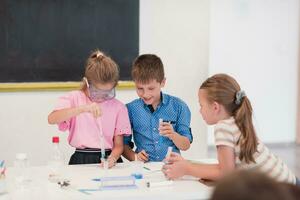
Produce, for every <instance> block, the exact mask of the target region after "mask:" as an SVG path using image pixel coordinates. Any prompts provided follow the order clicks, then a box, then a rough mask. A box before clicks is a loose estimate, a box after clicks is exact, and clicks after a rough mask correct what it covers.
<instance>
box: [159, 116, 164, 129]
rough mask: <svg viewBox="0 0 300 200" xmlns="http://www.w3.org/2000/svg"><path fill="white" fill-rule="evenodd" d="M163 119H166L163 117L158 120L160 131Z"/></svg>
mask: <svg viewBox="0 0 300 200" xmlns="http://www.w3.org/2000/svg"><path fill="white" fill-rule="evenodd" d="M163 121H164V120H163V119H161V118H160V119H159V120H158V130H159V133H160V128H161V126H162V123H163Z"/></svg>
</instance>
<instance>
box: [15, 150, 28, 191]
mask: <svg viewBox="0 0 300 200" xmlns="http://www.w3.org/2000/svg"><path fill="white" fill-rule="evenodd" d="M14 167H15V170H16V171H15V182H16V185H17V186H21V187H22V186H24V185H26V183H27V182H28V181H29V174H28V170H29V161H28V159H27V155H26V154H25V153H17V154H16V160H15V161H14Z"/></svg>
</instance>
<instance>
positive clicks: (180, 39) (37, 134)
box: [0, 0, 209, 165]
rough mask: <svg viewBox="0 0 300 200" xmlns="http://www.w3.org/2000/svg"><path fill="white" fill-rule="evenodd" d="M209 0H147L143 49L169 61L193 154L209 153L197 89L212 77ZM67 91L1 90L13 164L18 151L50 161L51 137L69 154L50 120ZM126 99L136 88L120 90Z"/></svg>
mask: <svg viewBox="0 0 300 200" xmlns="http://www.w3.org/2000/svg"><path fill="white" fill-rule="evenodd" d="M208 12H209V3H208V0H201V1H198V0H189V1H183V0H181V1H180V0H164V1H162V0H141V1H140V53H156V54H158V55H159V56H160V57H161V58H162V60H163V62H164V65H165V71H166V78H167V84H166V87H165V91H166V92H168V93H170V94H172V95H176V96H180V97H181V98H182V99H184V100H185V101H186V102H187V103H188V105H189V106H190V109H191V111H192V117H193V119H192V129H193V133H194V143H193V144H192V147H191V149H190V150H189V151H188V152H186V153H184V155H185V156H187V157H189V158H200V157H204V156H205V154H206V128H205V126H204V124H203V122H202V120H201V118H200V116H199V114H198V105H197V96H196V95H197V88H198V87H199V84H200V82H202V81H203V80H204V79H205V78H206V77H207V65H208V35H209V34H208V30H209V27H208V21H209V19H208V17H209V13H208ZM62 94H64V92H18V93H0V105H2V108H1V111H0V159H5V160H6V161H7V162H8V165H11V164H12V161H13V159H14V156H15V154H16V153H17V152H26V153H27V154H28V157H29V160H30V162H31V164H32V165H37V164H45V163H46V161H47V156H49V154H50V150H51V137H52V136H53V135H60V136H61V140H62V142H61V143H62V147H63V150H64V152H65V155H66V158H67V159H69V156H70V154H71V153H72V151H73V149H72V148H71V147H69V146H68V144H67V142H66V137H67V134H66V133H60V132H59V131H58V130H57V127H56V126H51V125H48V124H47V115H48V114H49V113H50V112H51V110H52V109H53V107H54V104H55V102H56V100H57V98H58V97H59V96H60V95H62ZM117 98H118V99H120V100H121V101H123V102H124V103H126V102H129V101H130V100H132V99H134V98H136V94H135V91H134V90H128V91H117Z"/></svg>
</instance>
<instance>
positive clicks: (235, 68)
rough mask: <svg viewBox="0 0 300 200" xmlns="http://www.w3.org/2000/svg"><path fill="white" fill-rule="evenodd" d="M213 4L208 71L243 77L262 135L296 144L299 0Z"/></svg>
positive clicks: (215, 1) (218, 0) (228, 0)
mask: <svg viewBox="0 0 300 200" xmlns="http://www.w3.org/2000/svg"><path fill="white" fill-rule="evenodd" d="M210 8H211V9H210V45H209V47H210V50H209V74H214V73H217V72H218V73H219V72H225V73H229V74H231V75H233V76H234V77H235V78H236V79H237V80H238V82H239V83H240V85H241V87H242V89H243V90H245V91H246V94H247V95H248V97H249V98H250V101H251V103H252V106H253V109H254V117H255V123H256V129H257V132H258V136H259V138H261V139H262V140H263V141H264V142H268V143H274V142H275V143H276V142H294V141H295V136H296V111H297V93H298V88H297V75H298V72H297V68H298V63H297V61H298V60H297V59H298V55H299V54H298V45H299V0H251V1H250V0H212V1H211V7H210ZM208 140H209V143H210V144H211V143H212V141H213V134H212V133H211V132H210V131H209V134H208Z"/></svg>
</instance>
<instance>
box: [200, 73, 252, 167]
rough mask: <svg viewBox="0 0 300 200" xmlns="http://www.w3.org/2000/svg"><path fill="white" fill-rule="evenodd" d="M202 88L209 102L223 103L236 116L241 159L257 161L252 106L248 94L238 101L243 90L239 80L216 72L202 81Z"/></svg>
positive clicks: (229, 112) (247, 161)
mask: <svg viewBox="0 0 300 200" xmlns="http://www.w3.org/2000/svg"><path fill="white" fill-rule="evenodd" d="M200 89H204V90H205V91H206V93H207V100H208V101H209V102H217V103H219V104H221V105H223V106H224V107H225V110H226V112H227V113H228V114H229V115H231V116H233V117H234V118H235V122H236V124H237V126H238V128H239V130H240V131H241V137H240V138H239V140H238V145H240V149H241V150H240V155H239V159H240V160H245V162H246V163H249V162H255V160H254V158H253V154H254V153H255V152H256V151H257V144H258V140H257V137H256V132H255V129H254V126H253V123H252V106H251V103H250V101H249V99H248V97H247V96H243V97H242V98H241V99H238V100H239V101H236V100H237V97H236V96H237V93H240V90H241V88H240V86H239V84H238V83H237V81H236V80H235V79H234V78H232V77H231V76H229V75H227V74H216V75H214V76H212V77H210V78H208V79H207V80H206V81H205V82H204V83H202V85H201V86H200ZM237 102H238V103H237Z"/></svg>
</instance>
